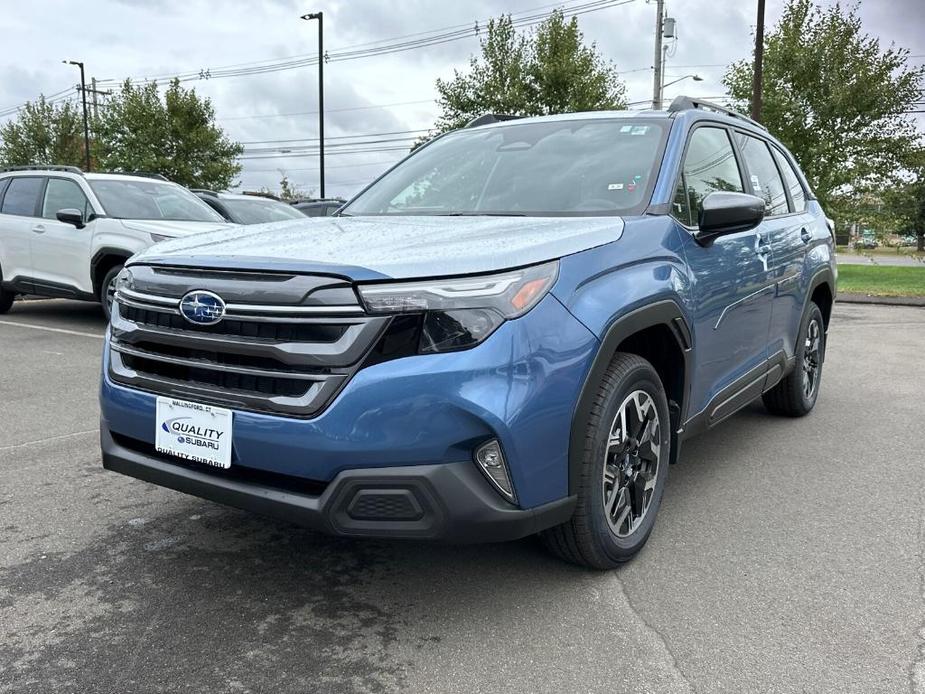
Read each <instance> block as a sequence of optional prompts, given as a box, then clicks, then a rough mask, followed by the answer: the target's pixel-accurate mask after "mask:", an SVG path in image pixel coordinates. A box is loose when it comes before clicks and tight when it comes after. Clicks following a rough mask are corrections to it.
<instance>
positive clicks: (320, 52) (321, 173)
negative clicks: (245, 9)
mask: <svg viewBox="0 0 925 694" xmlns="http://www.w3.org/2000/svg"><path fill="white" fill-rule="evenodd" d="M302 19H304V20H311V19H317V20H318V156H319V161H318V168H319V172H318V173H319V176H320V178H321V186H320V188H321V197H322V198H323V197H324V13H322V12H310V13H308V14H303V15H302Z"/></svg>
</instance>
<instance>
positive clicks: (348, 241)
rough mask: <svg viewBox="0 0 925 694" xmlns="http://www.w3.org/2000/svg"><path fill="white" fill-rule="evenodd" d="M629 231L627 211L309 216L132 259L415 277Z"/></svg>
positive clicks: (555, 250)
mask: <svg viewBox="0 0 925 694" xmlns="http://www.w3.org/2000/svg"><path fill="white" fill-rule="evenodd" d="M622 233H623V220H622V219H620V218H619V217H430V216H428V217H421V216H406V217H399V216H395V217H391V216H377V217H373V216H370V217H317V218H309V217H306V218H305V219H304V220H293V221H292V222H273V223H271V224H255V225H251V226H247V227H243V228H242V227H237V228H234V229H224V230H219V231H213V232H211V233H206V234H199V235H196V236H193V237H188V238H183V239H174V240H172V241H165V242H163V243H159V244H156V245H155V246H152V247H151V248H149V249H148V250H146V251H143V252H141V253H139V254H138V255H136V256H135V257H134V258H133V259H132V264H138V263H147V264H161V265H174V266H185V267H202V268H223V269H238V270H278V271H284V272H302V273H320V274H327V275H337V276H341V277H346V278H348V279H353V280H374V279H412V278H419V277H434V276H448V275H467V274H475V273H485V272H493V271H496V270H505V269H508V268H512V267H518V266H522V265H532V264H534V263H541V262H544V261H547V260H553V259H556V258H561V257H563V256H566V255H570V254H572V253H577V252H579V251H584V250H587V249H588V248H593V247H595V246H601V245H603V244H605V243H610V242H611V241H616V240H617V239H619V238H620V235H621V234H622Z"/></svg>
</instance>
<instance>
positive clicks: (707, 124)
mask: <svg viewBox="0 0 925 694" xmlns="http://www.w3.org/2000/svg"><path fill="white" fill-rule="evenodd" d="M700 128H714V129H716V130H724V131H725V132H726V138H727V139H728V140H729V146H730V147H731V148H732V156H733V159H735V160H736V168H737V169H738V170H739V179H740V180H741V181H742V191H743V192H748V191H750V190H751V186H750V185H749V186H748V187H747V189H746V186H747V183H746V175H745V165H744V163H743V162H742V155H741V153H740V152H739V148H738V147H736V143H735V137H733V132H732V130H733V129H732V128H731V127H730V126H729V125H727V124H726V123H721V122H720V121H716V120H706V119H704V120H701V121H697V122H696V123H694V124H693V125H692V126H691V127H690V129H689V130H688V131H687V138H686V140H685V141H684V149H683V151H682V152H681V158H680V160H679V161H678V170H677V172H676V173H675V183H674V186H673V187H672V188H671V190H672V191H673V192H677V190H678V182H679V181H680V180H683V181H684V188H685V193H686V192H687V181H686V180H685V179H684V162H685V161H686V160H687V150H688V148H689V147H690V144H691V139H692V138H693V137H694V133H695V132H696V131H697V130H699V129H700ZM673 204H674V200H672V201H671V202H669V203H668V209H669V212H668V216H669V217H671V218H672V219H673V220H674V221H675V222H677V223H678V224H680V225H681V226H682V227H684V229H686V230H687V231H688V232H689V233H690V234H691V235H693V233H694V232H695V231H697V230H698V229H700V226H699V225H698V224H696V223H694V224H693V225H687V224H685V223H684V222H682V221H681V220H680V219H678V218H677V217H676V216H675V215H674V209H673V207H672V205H673ZM752 231H753V230H752ZM740 233H743V232H740ZM746 233H747V232H746Z"/></svg>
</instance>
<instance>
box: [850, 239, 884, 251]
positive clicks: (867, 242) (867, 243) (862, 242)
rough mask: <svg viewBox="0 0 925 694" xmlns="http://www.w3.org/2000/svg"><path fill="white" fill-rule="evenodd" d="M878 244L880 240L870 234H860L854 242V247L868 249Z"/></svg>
mask: <svg viewBox="0 0 925 694" xmlns="http://www.w3.org/2000/svg"><path fill="white" fill-rule="evenodd" d="M878 246H880V242H879V241H877V239H875V238H873V237H872V236H862V237H861V238H859V239H857V240H856V241H855V242H854V247H855V248H858V249H864V250H869V249H872V248H877V247H878Z"/></svg>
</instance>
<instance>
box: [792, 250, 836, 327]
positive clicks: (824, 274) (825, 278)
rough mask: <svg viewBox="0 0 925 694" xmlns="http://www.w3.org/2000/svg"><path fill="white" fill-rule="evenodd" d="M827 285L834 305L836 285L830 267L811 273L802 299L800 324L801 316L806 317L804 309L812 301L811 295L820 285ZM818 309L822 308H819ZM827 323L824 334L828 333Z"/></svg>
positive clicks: (827, 323)
mask: <svg viewBox="0 0 925 694" xmlns="http://www.w3.org/2000/svg"><path fill="white" fill-rule="evenodd" d="M823 284H825V285H828V287H829V293H830V294H831V295H832V304H833V305H834V304H835V296H836V283H835V273H834V272H832V268H831V267H828V266H826V267H823V268H820V269H818V270H816V272H815V273H813V276H812V277H811V278H810V280H809V288H808V289H807V290H806V296H805V297H804V298H803V312H802V313H801V314H800V321H801V323H802V320H803V318H802V317H803V316H805V315H806V309H807V307H808V306H809V302H810V301H812V300H813V294H814V293H815V292H816V290H817V289H818V288H819V287H820V286H821V285H823ZM819 308H820V309H822V308H823V307H822V306H820V307H819ZM828 327H829V321H828V320H826V321H825V328H826V332H828Z"/></svg>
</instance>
